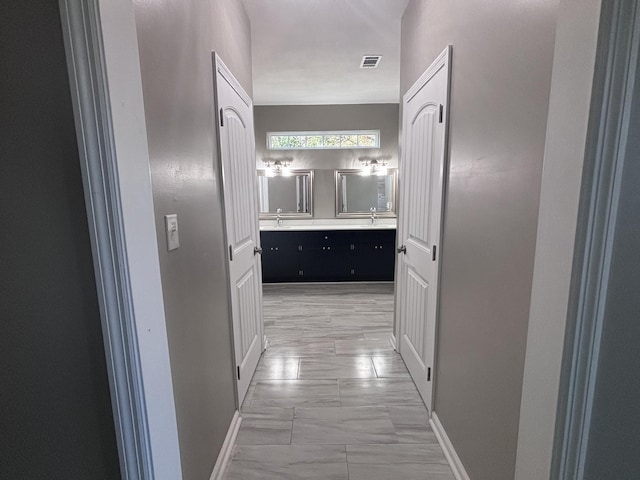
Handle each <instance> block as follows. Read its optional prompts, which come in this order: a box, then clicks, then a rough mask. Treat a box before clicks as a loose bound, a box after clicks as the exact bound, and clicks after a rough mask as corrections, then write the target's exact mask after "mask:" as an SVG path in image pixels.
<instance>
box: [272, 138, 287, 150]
mask: <svg viewBox="0 0 640 480" xmlns="http://www.w3.org/2000/svg"><path fill="white" fill-rule="evenodd" d="M288 146H289V137H288V136H287V135H271V137H269V148H287V147H288Z"/></svg>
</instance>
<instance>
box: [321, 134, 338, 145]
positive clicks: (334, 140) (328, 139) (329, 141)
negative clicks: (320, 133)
mask: <svg viewBox="0 0 640 480" xmlns="http://www.w3.org/2000/svg"><path fill="white" fill-rule="evenodd" d="M324 146H325V147H339V146H340V135H325V136H324Z"/></svg>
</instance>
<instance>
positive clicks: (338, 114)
mask: <svg viewBox="0 0 640 480" xmlns="http://www.w3.org/2000/svg"><path fill="white" fill-rule="evenodd" d="M254 115H255V130H256V165H257V167H258V168H263V166H264V164H263V161H262V159H263V158H265V157H269V158H276V159H277V158H282V157H291V158H293V164H292V165H291V167H292V168H300V169H312V170H315V173H314V178H313V189H314V198H313V202H314V204H313V209H314V215H313V216H314V217H315V218H334V217H335V178H334V175H333V170H334V169H338V168H360V167H361V164H360V161H359V160H358V157H362V156H388V157H389V166H390V167H397V165H398V119H399V112H398V105H397V104H395V103H383V104H367V105H279V106H256V107H255V108H254ZM305 130H306V131H315V130H380V148H379V149H351V150H280V151H276V150H274V151H270V150H267V132H286V131H305Z"/></svg>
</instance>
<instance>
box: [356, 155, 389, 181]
mask: <svg viewBox="0 0 640 480" xmlns="http://www.w3.org/2000/svg"><path fill="white" fill-rule="evenodd" d="M359 160H360V163H361V164H362V173H361V175H365V176H367V175H377V176H379V177H383V176H385V175H387V173H388V167H387V165H388V164H389V163H388V162H387V160H386V159H384V158H360V159H359Z"/></svg>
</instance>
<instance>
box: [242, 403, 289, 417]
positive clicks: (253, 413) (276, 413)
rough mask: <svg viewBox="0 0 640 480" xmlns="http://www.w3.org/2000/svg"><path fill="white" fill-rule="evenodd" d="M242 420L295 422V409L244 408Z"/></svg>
mask: <svg viewBox="0 0 640 480" xmlns="http://www.w3.org/2000/svg"><path fill="white" fill-rule="evenodd" d="M242 418H243V420H244V419H247V418H253V419H256V420H293V407H288V408H281V407H251V406H248V407H244V408H243V409H242Z"/></svg>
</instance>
